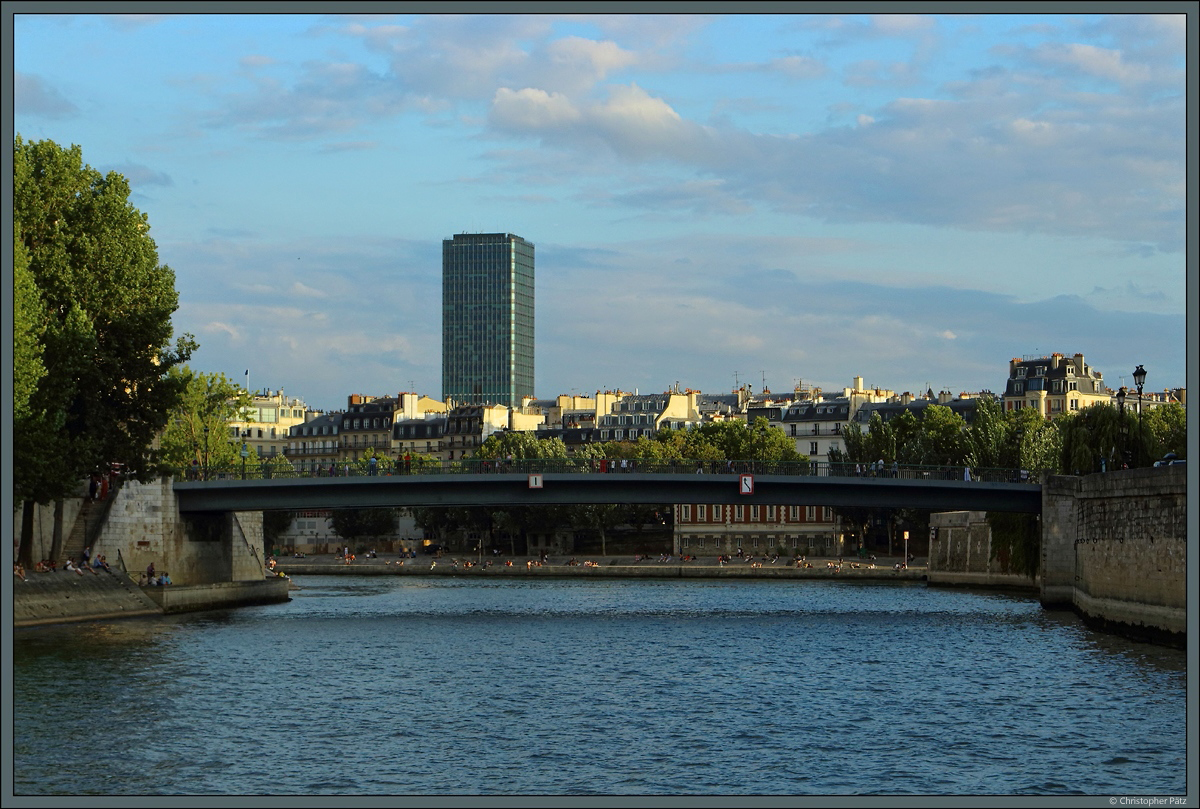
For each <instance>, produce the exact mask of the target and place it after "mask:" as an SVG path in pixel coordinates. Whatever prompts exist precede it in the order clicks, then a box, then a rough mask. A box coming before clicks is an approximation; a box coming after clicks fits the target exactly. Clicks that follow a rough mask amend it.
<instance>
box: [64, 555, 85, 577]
mask: <svg viewBox="0 0 1200 809" xmlns="http://www.w3.org/2000/svg"><path fill="white" fill-rule="evenodd" d="M63 570H70V571H71V572H73V573H78V574H79V575H80V576H82V575H83V571H82V570H80V569H79V567H78V566H77V565H76V564H75V557H73V556H72V557H70V558H68V559H67V563H66V564H65V565H64V566H63Z"/></svg>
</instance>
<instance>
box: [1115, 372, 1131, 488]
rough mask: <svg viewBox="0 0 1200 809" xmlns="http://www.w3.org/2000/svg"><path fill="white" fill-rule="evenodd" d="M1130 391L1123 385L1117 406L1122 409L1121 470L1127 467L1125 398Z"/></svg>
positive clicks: (1119, 391) (1119, 392)
mask: <svg viewBox="0 0 1200 809" xmlns="http://www.w3.org/2000/svg"><path fill="white" fill-rule="evenodd" d="M1128 393H1129V391H1128V390H1126V388H1125V386H1124V385H1122V386H1121V389H1120V390H1118V391H1117V406H1118V407H1119V408H1120V409H1121V468H1122V469H1123V468H1124V467H1125V397H1126V395H1128Z"/></svg>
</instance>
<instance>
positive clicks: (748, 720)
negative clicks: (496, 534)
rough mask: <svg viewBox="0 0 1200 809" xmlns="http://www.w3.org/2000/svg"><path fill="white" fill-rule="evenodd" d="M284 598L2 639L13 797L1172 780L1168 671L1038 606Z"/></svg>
mask: <svg viewBox="0 0 1200 809" xmlns="http://www.w3.org/2000/svg"><path fill="white" fill-rule="evenodd" d="M298 581H299V583H300V584H301V586H302V588H303V589H301V590H299V591H296V592H295V593H294V595H295V598H294V599H293V601H291V602H289V603H287V604H280V605H269V606H263V607H253V608H246V609H242V610H237V611H227V612H214V613H206V614H202V615H191V616H182V617H174V618H166V619H158V620H143V619H133V620H126V621H121V622H116V623H111V624H90V625H79V626H64V627H54V628H47V629H40V630H36V631H21V632H17V633H16V638H15V643H14V652H15V669H14V674H15V682H14V696H15V711H14V713H15V716H14V728H15V752H14V770H15V780H16V789H17V792H18V794H131V795H136V794H162V793H167V794H180V793H182V794H220V793H225V794H341V793H348V794H468V795H474V794H517V793H534V794H729V795H739V794H741V795H754V794H781V795H784V794H1012V793H1027V794H1103V795H1107V794H1135V793H1136V794H1171V793H1182V791H1183V790H1184V787H1185V778H1184V756H1185V745H1184V738H1185V727H1184V711H1185V655H1184V653H1182V652H1179V651H1176V650H1170V649H1165V648H1161V647H1155V646H1148V645H1142V644H1136V643H1131V642H1128V641H1124V640H1121V639H1116V638H1112V637H1109V636H1105V635H1099V634H1097V633H1093V632H1091V631H1089V630H1087V629H1086V628H1084V627H1083V626H1082V624H1081V623H1080V622H1079V621H1078V620H1077V619H1075V618H1074V616H1072V615H1070V614H1069V613H1058V612H1053V613H1052V612H1046V611H1044V610H1042V609H1041V608H1040V606H1039V605H1038V604H1037V603H1036V602H1034V601H1032V600H1029V599H1023V598H1016V597H1011V596H1003V595H981V594H974V593H964V592H958V591H942V590H936V589H929V588H926V587H923V586H919V585H889V584H874V583H840V582H838V583H835V582H799V583H797V582H741V581H739V582H724V581H696V582H693V581H689V582H678V581H674V582H673V581H636V580H635V581H625V580H556V581H548V580H537V581H520V580H515V581H514V580H502V579H483V580H479V579H471V580H466V579H441V578H438V579H433V578H417V577H396V578H391V577H370V578H364V579H361V580H356V579H347V578H345V577H328V578H325V577H306V578H302V579H299V580H298ZM68 751H70V752H68ZM81 751H86V752H85V754H84V755H83V758H84V759H85V760H86V761H88V762H89V764H88V771H89V772H90V773H92V775H91V776H89V777H88V778H80V777H79V776H78V773H79V769H78V765H77V763H76V762H77V760H78V758H79V757H80V755H81ZM65 756H69V758H68V759H66V760H65V759H64V757H65Z"/></svg>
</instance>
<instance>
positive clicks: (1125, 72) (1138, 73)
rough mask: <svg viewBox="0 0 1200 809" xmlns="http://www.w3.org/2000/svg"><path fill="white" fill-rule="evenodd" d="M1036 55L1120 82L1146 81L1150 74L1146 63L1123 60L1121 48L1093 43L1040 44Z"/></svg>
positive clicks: (1091, 74) (1049, 61) (1088, 73)
mask: <svg viewBox="0 0 1200 809" xmlns="http://www.w3.org/2000/svg"><path fill="white" fill-rule="evenodd" d="M1037 57H1038V58H1040V59H1041V60H1042V61H1043V62H1045V63H1047V64H1058V65H1063V66H1066V67H1071V68H1074V69H1076V70H1079V71H1080V72H1082V73H1085V74H1087V75H1090V76H1094V77H1096V78H1101V79H1108V80H1110V81H1115V82H1118V83H1120V84H1136V83H1141V82H1144V81H1148V80H1149V79H1150V78H1151V77H1152V75H1153V74H1152V72H1151V70H1150V69H1149V67H1147V66H1146V65H1142V64H1131V63H1129V62H1126V61H1125V60H1124V59H1123V57H1122V54H1121V51H1119V50H1113V49H1111V48H1101V47H1098V46H1096V45H1083V44H1078V43H1071V44H1065V45H1059V44H1051V45H1043V46H1041V47H1040V48H1038V49H1037Z"/></svg>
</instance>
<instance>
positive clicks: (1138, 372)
mask: <svg viewBox="0 0 1200 809" xmlns="http://www.w3.org/2000/svg"><path fill="white" fill-rule="evenodd" d="M1133 384H1135V385H1137V389H1138V465H1139V466H1140V465H1141V463H1142V385H1145V384H1146V369H1145V368H1143V367H1142V366H1140V365H1139V366H1138V367H1137V368H1136V369H1135V370H1134V372H1133Z"/></svg>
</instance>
